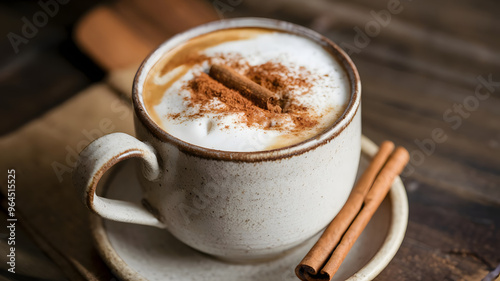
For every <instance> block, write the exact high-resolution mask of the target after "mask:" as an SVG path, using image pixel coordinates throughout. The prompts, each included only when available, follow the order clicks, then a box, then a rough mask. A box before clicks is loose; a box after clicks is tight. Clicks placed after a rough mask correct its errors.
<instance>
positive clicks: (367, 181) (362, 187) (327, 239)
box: [295, 141, 409, 280]
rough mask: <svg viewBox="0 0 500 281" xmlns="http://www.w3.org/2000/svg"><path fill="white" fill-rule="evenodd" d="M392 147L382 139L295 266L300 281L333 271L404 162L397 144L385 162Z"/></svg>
mask: <svg viewBox="0 0 500 281" xmlns="http://www.w3.org/2000/svg"><path fill="white" fill-rule="evenodd" d="M393 149H394V144H393V143H392V142H388V141H386V142H384V143H383V144H382V145H381V147H380V150H379V152H378V153H377V155H376V156H375V157H374V158H373V160H372V162H371V163H370V165H369V166H368V168H367V169H366V170H365V172H364V173H363V175H362V176H361V178H360V179H359V181H358V182H357V184H356V186H355V187H354V188H353V191H352V192H351V195H350V196H349V198H348V199H347V202H346V204H345V205H344V207H343V208H342V209H341V210H340V212H339V214H338V215H337V216H336V217H335V218H334V219H333V221H332V222H331V223H330V225H329V226H328V227H327V229H326V230H325V232H324V233H323V235H322V236H321V238H320V239H319V240H318V242H317V243H316V244H315V245H314V246H313V248H312V249H311V250H310V251H309V253H308V254H307V255H306V256H305V257H304V259H303V260H302V261H301V262H300V263H299V265H297V267H296V269H295V274H296V275H297V276H298V277H299V278H300V279H301V280H330V279H331V278H332V277H333V275H334V274H335V273H336V272H337V270H338V268H339V266H340V264H341V263H342V262H343V260H344V259H345V257H346V256H347V253H348V252H349V250H350V249H351V248H352V246H353V245H354V242H355V241H356V239H357V238H358V237H359V235H360V234H361V232H362V231H363V229H364V228H365V227H366V225H367V224H368V222H369V221H370V219H371V217H372V216H373V214H374V213H375V211H376V210H377V208H378V207H379V206H380V204H381V203H382V201H383V199H384V198H385V196H386V195H387V193H388V192H389V190H390V188H391V185H392V182H393V181H394V178H395V177H396V176H397V175H399V174H400V173H401V171H402V170H403V168H404V166H405V165H406V163H408V160H409V154H408V151H407V150H406V149H404V148H402V147H398V148H397V149H396V151H395V152H394V153H393V154H392V155H391V156H390V158H389V160H388V161H387V163H386V160H387V158H388V157H389V155H390V154H391V152H392V150H393ZM384 164H385V165H384ZM382 167H383V168H382ZM370 187H371V189H370ZM363 203H364V206H363V208H362V209H361V205H362V204H363ZM360 209H361V211H359V210H360ZM358 212H359V214H358ZM356 215H357V216H356ZM354 218H355V219H354ZM353 220H354V221H353ZM351 222H352V224H351ZM349 225H350V226H349ZM348 227H349V229H347V228H348ZM346 229H347V232H346ZM344 232H345V234H344ZM342 235H343V237H342ZM341 237H342V240H341ZM339 241H340V243H339ZM332 252H333V253H332Z"/></svg>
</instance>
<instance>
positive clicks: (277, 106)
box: [208, 64, 283, 113]
mask: <svg viewBox="0 0 500 281" xmlns="http://www.w3.org/2000/svg"><path fill="white" fill-rule="evenodd" d="M208 74H209V75H210V76H211V77H212V78H214V79H215V80H217V81H219V82H220V83H221V84H223V85H224V86H226V87H228V88H230V89H233V90H236V91H238V92H239V93H240V94H242V95H243V96H245V97H246V98H248V99H250V100H252V101H253V102H255V103H256V104H257V106H259V107H261V108H263V109H267V110H269V111H271V112H275V113H281V112H282V111H283V103H282V100H281V99H280V97H279V95H278V94H276V93H273V92H271V91H269V90H268V89H266V88H264V87H262V86H261V85H259V84H257V83H255V82H253V81H252V80H250V79H248V78H247V77H245V76H243V75H241V74H239V73H238V72H236V71H235V70H233V69H231V68H229V67H227V66H224V65H220V64H214V65H212V67H210V71H209V73H208Z"/></svg>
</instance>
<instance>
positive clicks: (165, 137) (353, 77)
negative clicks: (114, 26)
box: [132, 18, 361, 162]
mask: <svg viewBox="0 0 500 281" xmlns="http://www.w3.org/2000/svg"><path fill="white" fill-rule="evenodd" d="M243 21H250V22H251V21H254V22H255V24H254V25H252V24H249V25H245V26H232V25H231V23H238V22H243ZM263 25H265V26H263ZM228 28H230V29H233V28H264V29H271V30H278V31H283V32H290V33H292V34H296V35H299V36H303V37H305V38H309V39H311V40H313V41H315V42H317V43H318V44H320V45H322V46H323V48H325V50H326V51H328V52H329V53H330V54H332V56H333V57H334V58H335V59H337V61H338V62H339V63H340V65H342V67H343V68H344V70H345V72H346V73H347V76H348V78H349V82H350V88H351V96H350V99H349V103H348V105H347V107H346V109H345V110H344V112H343V113H342V115H341V116H340V117H339V118H338V119H337V120H336V121H335V122H334V123H333V124H332V125H331V126H329V127H328V128H326V129H325V130H324V131H323V132H321V133H319V134H318V135H316V136H315V137H313V138H309V139H307V140H304V141H302V142H299V143H297V144H294V145H291V146H287V147H282V148H277V149H272V150H266V151H255V152H233V151H222V150H216V149H210V148H205V147H201V146H197V145H194V144H191V143H188V142H185V141H182V140H180V139H178V138H176V137H174V136H172V135H170V134H168V133H167V132H165V131H164V130H163V129H162V128H161V127H159V126H158V125H157V124H156V123H155V122H154V121H153V120H152V119H151V117H150V116H149V115H148V112H147V111H146V108H145V107H144V106H143V104H142V102H141V97H140V95H139V93H138V86H137V84H138V83H139V77H140V76H141V74H142V72H143V71H144V67H145V64H146V63H147V62H148V61H149V60H150V59H151V58H152V57H153V55H155V54H156V52H158V51H159V50H161V49H162V46H163V45H164V44H166V43H168V42H169V41H166V42H165V43H163V44H162V45H160V47H159V48H158V49H156V50H155V51H153V52H152V53H151V54H150V55H149V56H148V57H147V58H146V60H145V61H144V62H143V63H142V64H141V66H140V68H139V70H138V72H137V74H136V76H135V78H134V86H133V90H132V102H133V104H134V111H135V114H136V116H137V117H138V118H137V119H138V120H139V122H141V123H142V124H143V125H144V126H145V127H146V128H147V129H148V130H149V131H150V133H151V134H152V135H153V136H154V137H155V138H156V139H158V140H159V141H161V142H168V143H171V144H173V145H175V146H176V147H177V148H178V149H179V150H180V151H182V152H184V153H186V154H188V155H190V156H194V157H198V158H204V159H212V160H222V161H233V162H262V161H276V160H280V159H284V158H290V157H293V156H296V155H300V154H303V153H305V152H307V151H309V150H312V149H314V148H316V147H318V146H321V145H324V144H326V143H328V142H329V141H331V140H332V139H334V138H335V137H336V136H337V135H339V134H340V133H341V132H342V131H344V129H345V128H347V126H349V124H350V123H351V121H352V119H353V118H354V116H355V115H356V113H357V111H358V110H359V106H360V99H361V83H360V78H359V73H358V71H357V69H356V66H355V65H354V63H353V62H352V60H351V59H350V58H349V56H348V55H347V54H346V53H345V52H344V51H343V50H342V49H341V48H340V47H339V46H337V45H336V44H335V43H333V42H332V41H330V40H329V39H328V38H326V37H324V36H323V35H321V34H319V33H317V32H315V31H312V30H310V29H308V28H305V27H302V26H299V25H295V24H292V23H288V22H284V21H279V20H271V19H260V18H239V19H229V20H220V21H215V22H211V23H207V24H205V25H201V26H199V27H197V28H195V29H194V30H197V29H198V30H206V29H208V32H215V31H218V30H221V29H228ZM190 31H191V32H193V30H190ZM187 32H189V31H187ZM203 34H205V33H203ZM181 35H183V33H181V34H179V35H178V36H181ZM198 35H202V34H198ZM195 37H196V36H195ZM174 38H175V37H174ZM192 38H193V37H192ZM189 39H191V38H189ZM170 40H172V39H170ZM349 115H350V116H349ZM349 117H350V118H349ZM347 118H349V120H347ZM344 120H346V121H345V124H343V125H342V126H341V127H340V125H339V124H340V123H342V122H343V121H344ZM332 131H334V132H333V133H331V132H332ZM328 133H331V135H329V136H328V137H327V138H325V139H324V140H322V141H321V142H316V143H314V144H311V145H309V146H306V147H303V146H304V145H306V144H307V143H309V142H312V141H313V140H315V139H319V138H321V137H322V136H324V135H325V134H328Z"/></svg>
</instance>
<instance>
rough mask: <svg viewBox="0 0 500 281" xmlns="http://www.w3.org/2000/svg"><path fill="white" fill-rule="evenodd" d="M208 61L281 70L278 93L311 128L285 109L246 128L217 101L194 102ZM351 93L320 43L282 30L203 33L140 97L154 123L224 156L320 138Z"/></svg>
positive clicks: (153, 74) (151, 77)
mask: <svg viewBox="0 0 500 281" xmlns="http://www.w3.org/2000/svg"><path fill="white" fill-rule="evenodd" d="M213 63H218V64H230V65H232V66H233V67H234V69H235V70H237V71H238V72H240V73H241V74H244V73H245V71H247V70H248V69H250V68H252V67H257V66H262V65H264V64H266V63H268V64H269V63H272V64H275V65H279V66H280V67H279V68H277V67H275V68H274V69H286V71H275V73H271V74H273V75H274V77H278V78H279V79H278V80H279V81H282V82H283V81H284V83H283V84H284V85H282V86H283V87H282V88H280V89H281V90H280V91H282V92H283V93H282V94H284V95H285V96H286V97H287V99H288V100H291V101H292V103H293V105H294V108H300V110H301V114H306V115H301V116H306V117H307V118H310V119H311V120H313V121H314V122H309V123H307V124H308V125H309V126H305V127H304V126H303V127H301V128H299V127H298V126H299V125H298V123H297V120H299V121H301V120H302V121H303V119H304V118H302V117H298V118H297V117H296V116H295V119H294V115H293V114H287V111H286V110H285V111H284V113H282V114H278V115H274V116H273V117H272V118H271V120H269V122H264V123H265V124H258V123H249V122H245V120H244V119H245V118H246V117H245V112H230V113H227V112H226V113H224V112H223V111H224V110H223V109H224V108H225V106H226V105H225V104H224V103H222V102H221V101H220V100H219V99H218V98H213V99H211V100H210V101H209V102H206V103H205V104H203V105H200V104H196V103H194V102H193V100H192V98H191V95H192V89H190V86H189V85H190V81H192V80H193V79H194V78H195V77H197V76H199V75H201V73H202V72H204V73H208V70H209V68H210V65H211V64H213ZM258 69H259V68H257V71H258ZM264 71H265V69H264ZM254 72H255V71H254ZM266 75H267V73H266ZM287 81H288V82H290V83H288V82H287ZM297 81H298V82H300V83H298V82H297ZM271 82H272V81H271ZM296 82H297V83H296ZM273 83H274V82H273ZM349 95H350V86H349V80H348V77H347V74H346V72H345V70H344V68H343V67H342V66H341V65H340V64H339V62H338V61H337V60H336V59H335V58H334V57H333V56H332V55H331V54H330V53H329V52H327V51H326V50H325V49H323V47H322V46H320V45H319V44H318V43H316V42H314V41H312V40H310V39H307V38H305V37H301V36H298V35H293V34H290V33H286V32H280V31H275V30H268V29H259V28H240V29H229V30H222V31H216V32H212V33H209V34H205V35H201V36H199V37H196V38H193V39H191V40H189V41H188V42H186V43H184V44H183V45H181V46H178V47H176V48H174V49H173V50H171V51H169V52H168V53H167V54H165V55H164V56H163V58H162V59H161V60H160V61H159V62H158V63H157V64H156V65H155V66H154V67H153V69H152V70H151V71H150V73H149V74H148V77H147V79H146V84H145V86H144V95H143V98H144V103H145V105H146V109H147V111H148V113H149V115H150V116H151V117H152V118H153V120H154V121H155V122H156V123H157V124H158V125H159V126H160V127H161V128H163V129H164V130H165V131H166V132H168V133H169V134H171V135H173V136H174V137H176V138H179V139H181V140H183V141H185V142H188V143H191V144H194V145H197V146H202V147H205V148H211V149H217V150H224V151H263V150H269V149H275V148H280V147H285V146H289V145H293V144H296V143H299V142H301V141H304V140H306V139H309V138H311V137H314V136H315V135H317V134H318V133H320V132H322V131H323V130H325V129H326V128H328V127H329V126H331V125H332V124H333V123H334V122H335V121H336V120H337V119H338V118H339V117H340V116H341V114H342V113H343V112H344V110H345V108H346V105H347V103H348V99H349ZM201 107H204V108H203V110H202V108H201ZM290 108H292V107H290ZM212 109H213V110H212ZM221 109H222V110H221ZM290 112H291V111H290ZM294 120H295V121H294ZM277 124H279V125H277Z"/></svg>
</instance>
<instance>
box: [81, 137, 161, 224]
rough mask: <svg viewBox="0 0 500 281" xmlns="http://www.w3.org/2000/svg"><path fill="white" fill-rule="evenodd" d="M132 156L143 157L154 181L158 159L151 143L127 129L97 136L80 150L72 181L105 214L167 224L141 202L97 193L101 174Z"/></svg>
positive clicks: (92, 206)
mask: <svg viewBox="0 0 500 281" xmlns="http://www.w3.org/2000/svg"><path fill="white" fill-rule="evenodd" d="M132 157H139V158H141V159H142V160H143V163H144V165H143V175H144V177H145V178H146V179H147V180H150V181H154V180H156V179H157V178H158V177H159V176H160V167H159V164H158V159H157V158H156V154H155V151H154V149H153V148H152V147H151V146H150V145H148V144H146V143H144V142H141V141H139V140H137V139H136V138H134V137H132V136H130V135H127V134H124V133H113V134H109V135H105V136H103V137H100V138H98V139H96V140H95V141H93V142H92V143H90V144H89V145H88V146H87V147H86V148H85V149H84V150H82V152H80V157H79V159H78V162H77V166H76V169H75V172H74V173H73V184H74V185H75V187H76V188H77V189H78V191H79V193H80V195H81V197H82V199H83V203H84V204H85V205H86V206H87V207H88V208H89V209H90V210H91V211H93V212H94V213H97V214H98V215H100V216H101V217H103V218H106V219H110V220H114V221H120V222H126V223H133V224H142V225H150V226H156V227H159V228H165V225H164V224H163V223H162V222H160V221H159V220H158V219H157V218H156V217H154V216H153V215H152V214H151V213H150V212H148V211H147V210H146V208H144V207H143V206H141V205H139V204H136V203H132V202H127V201H121V200H113V199H107V198H104V197H100V196H97V195H96V194H95V191H96V187H97V183H98V182H99V180H100V179H101V177H102V175H104V173H105V172H106V171H107V170H108V169H109V168H111V167H112V166H113V165H115V164H116V163H118V162H120V161H122V160H125V159H129V158H132Z"/></svg>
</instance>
